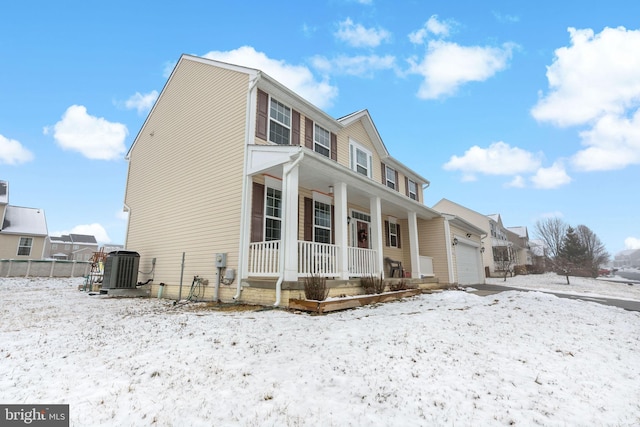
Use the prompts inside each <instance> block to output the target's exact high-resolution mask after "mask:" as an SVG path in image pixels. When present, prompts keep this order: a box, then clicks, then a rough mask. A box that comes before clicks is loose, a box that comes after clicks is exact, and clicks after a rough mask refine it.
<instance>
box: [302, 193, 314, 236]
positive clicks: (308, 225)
mask: <svg viewBox="0 0 640 427" xmlns="http://www.w3.org/2000/svg"><path fill="white" fill-rule="evenodd" d="M304 240H305V241H307V242H310V241H312V240H313V200H311V199H310V198H308V197H305V198H304Z"/></svg>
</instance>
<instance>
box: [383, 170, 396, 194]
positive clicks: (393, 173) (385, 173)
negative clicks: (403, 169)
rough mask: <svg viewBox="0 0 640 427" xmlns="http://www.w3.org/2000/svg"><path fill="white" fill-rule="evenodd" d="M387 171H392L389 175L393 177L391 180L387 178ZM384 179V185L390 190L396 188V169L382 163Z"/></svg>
mask: <svg viewBox="0 0 640 427" xmlns="http://www.w3.org/2000/svg"><path fill="white" fill-rule="evenodd" d="M389 171H391V172H392V173H391V176H392V177H393V180H390V179H389ZM384 179H385V185H386V186H387V187H389V188H391V189H392V190H397V189H398V183H397V182H396V170H395V169H394V168H392V167H391V166H389V165H384ZM389 183H391V184H393V187H392V186H391V185H389Z"/></svg>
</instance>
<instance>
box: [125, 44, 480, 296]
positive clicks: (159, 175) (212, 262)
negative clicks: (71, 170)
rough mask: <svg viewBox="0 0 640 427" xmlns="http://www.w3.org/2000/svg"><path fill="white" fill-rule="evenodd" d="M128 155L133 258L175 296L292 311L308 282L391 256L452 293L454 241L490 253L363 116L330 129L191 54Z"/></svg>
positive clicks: (247, 72)
mask: <svg viewBox="0 0 640 427" xmlns="http://www.w3.org/2000/svg"><path fill="white" fill-rule="evenodd" d="M126 158H127V160H128V161H129V171H128V178H127V185H126V193H125V209H126V210H128V211H129V223H128V227H127V237H126V244H125V247H126V248H127V250H128V251H135V252H138V253H139V254H140V270H141V271H150V270H151V267H152V262H154V261H157V262H156V264H154V277H155V279H154V286H157V284H158V283H160V282H162V283H163V284H165V286H164V292H165V294H164V295H166V296H173V295H176V294H178V293H179V292H180V290H179V289H180V287H179V286H180V285H181V284H183V283H186V284H187V285H188V283H190V282H191V278H193V277H194V276H199V277H201V278H205V279H208V280H209V286H208V287H207V288H206V289H205V291H204V292H205V297H204V298H205V299H209V298H211V299H220V300H224V301H232V300H238V301H246V302H256V303H262V304H274V303H275V304H276V305H280V304H282V305H286V304H287V301H288V297H289V296H296V297H297V296H299V295H300V289H302V288H303V287H302V283H303V281H304V279H305V278H306V277H309V276H311V275H319V276H323V277H327V278H329V279H331V281H330V283H329V286H330V287H331V292H332V294H341V293H344V292H345V291H344V289H347V288H349V287H356V286H357V287H359V278H361V277H364V276H379V275H381V274H382V275H384V276H385V277H389V275H390V271H389V264H388V263H387V262H386V258H389V259H393V260H397V261H400V262H402V266H403V269H404V270H405V274H406V275H407V276H409V278H412V280H414V281H416V282H421V281H422V282H425V281H427V280H429V281H434V280H437V281H438V282H439V284H440V285H439V286H446V285H447V284H455V283H459V280H458V276H457V273H458V271H457V266H455V265H454V251H453V246H452V244H451V242H452V240H453V239H454V237H456V236H457V235H456V234H455V233H459V237H458V242H464V243H466V244H468V245H470V246H472V247H474V248H475V251H476V252H475V253H476V254H477V256H478V257H479V254H480V232H481V230H478V229H477V228H476V227H474V226H473V225H472V224H468V223H466V222H461V221H455V218H453V219H452V221H450V220H449V219H448V218H446V217H445V216H443V215H441V214H440V213H439V212H437V211H435V210H433V209H431V208H429V207H427V206H425V205H424V204H423V203H422V202H423V200H424V198H423V187H424V186H426V185H427V184H428V183H429V182H428V180H427V179H426V178H423V177H422V176H420V175H419V174H417V173H416V172H415V171H413V170H411V169H410V168H408V167H407V166H406V165H404V164H402V163H400V162H399V161H397V160H395V159H394V158H393V157H391V155H390V154H389V152H388V151H387V148H386V147H385V145H384V143H383V141H382V138H381V137H380V135H379V134H378V131H377V129H376V127H375V125H374V123H373V120H372V118H371V116H370V114H369V112H368V111H367V110H361V111H357V112H355V113H353V114H349V115H347V116H344V117H342V118H339V119H334V118H332V117H330V116H329V115H328V114H326V113H325V112H324V111H322V110H320V109H318V108H317V107H315V106H314V105H312V104H311V103H309V102H308V101H307V100H305V99H303V98H302V97H300V96H299V95H297V94H296V93H294V92H292V91H291V90H290V89H288V88H287V87H285V86H283V85H282V84H281V83H279V82H278V81H276V80H274V79H273V78H271V77H270V76H268V75H267V74H265V73H263V72H261V71H259V70H255V69H250V68H246V67H241V66H237V65H231V64H225V63H221V62H218V61H214V60H209V59H204V58H199V57H194V56H189V55H183V56H182V57H181V58H180V60H179V61H178V63H177V65H176V67H175V68H174V70H173V72H172V73H171V76H170V77H169V80H168V81H167V83H166V85H165V87H164V88H163V90H162V93H161V94H160V96H159V97H158V100H157V101H156V104H155V105H154V107H153V109H152V110H151V112H150V114H149V116H148V117H147V119H146V120H145V122H144V124H143V126H142V128H141V129H140V131H139V133H138V135H137V136H136V139H135V141H134V143H133V144H132V146H131V148H130V150H129V152H128V154H127V156H126ZM467 236H469V237H467ZM218 254H219V255H220V256H217V255H218ZM222 276H225V277H224V278H223V277H222ZM140 280H143V278H141V279H140ZM232 281H233V286H228V285H226V283H231V282H232ZM187 282H188V283H187ZM219 283H221V285H220V286H218V284H219ZM156 289H157V288H156ZM152 292H154V290H153V289H152Z"/></svg>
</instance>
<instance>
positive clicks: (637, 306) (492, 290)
mask: <svg viewBox="0 0 640 427" xmlns="http://www.w3.org/2000/svg"><path fill="white" fill-rule="evenodd" d="M469 288H471V289H474V290H473V291H472V290H469V291H468V292H470V293H473V294H476V295H480V296H487V295H494V294H497V293H500V292H505V291H521V292H534V291H535V292H544V293H547V294H553V295H555V296H557V297H559V298H569V299H578V300H583V301H591V302H596V303H598V304H603V305H610V306H613V307H619V308H623V309H625V310H628V311H640V301H628V300H622V299H615V298H606V297H592V296H587V295H572V294H563V293H558V292H549V291H539V290H533V289H522V288H512V287H509V286H502V285H473V286H469Z"/></svg>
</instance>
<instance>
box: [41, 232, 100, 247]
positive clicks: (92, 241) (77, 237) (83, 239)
mask: <svg viewBox="0 0 640 427" xmlns="http://www.w3.org/2000/svg"><path fill="white" fill-rule="evenodd" d="M49 240H50V241H51V243H63V244H64V243H66V244H72V243H74V244H87V245H97V244H98V241H97V240H96V238H95V237H94V236H92V235H89V234H63V235H61V236H49Z"/></svg>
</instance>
